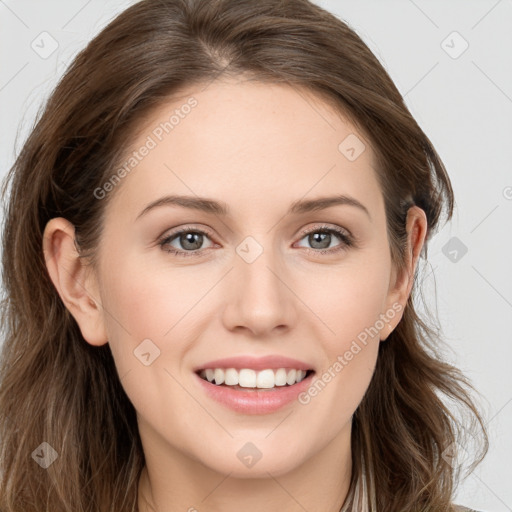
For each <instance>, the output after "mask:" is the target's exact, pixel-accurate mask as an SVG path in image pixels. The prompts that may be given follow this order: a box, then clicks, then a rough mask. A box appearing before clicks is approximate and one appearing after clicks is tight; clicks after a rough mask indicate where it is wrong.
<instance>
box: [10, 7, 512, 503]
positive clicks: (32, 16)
mask: <svg viewBox="0 0 512 512" xmlns="http://www.w3.org/2000/svg"><path fill="white" fill-rule="evenodd" d="M132 3H134V2H133V1H128V0H127V1H120V0H109V1H100V0H89V1H87V0H68V1H66V2H64V1H57V0H51V1H50V0H46V1H45V2H41V1H37V0H0V52H1V53H0V109H1V110H0V113H1V115H0V165H1V172H0V178H3V176H4V175H5V173H6V171H7V169H8V168H9V167H10V166H11V165H12V162H13V160H14V156H15V154H16V153H17V152H18V151H19V149H20V148H21V145H22V143H23V140H24V139H25V137H26V135H27V133H28V131H29V130H30V128H31V126H32V122H33V120H34V118H35V115H36V113H37V111H38V109H39V108H40V107H41V105H42V102H43V101H44V100H45V98H46V97H47V96H48V94H49V93H50V91H51V90H52V88H53V87H54V86H55V84H56V82H57V79H58V78H59V76H60V75H61V73H62V72H63V70H64V69H65V67H66V65H67V64H69V63H70V61H71V59H72V58H73V56H74V55H75V54H76V53H77V52H78V51H79V50H80V49H82V48H83V47H84V46H85V44H86V43H87V42H88V41H89V40H90V39H91V38H92V37H93V36H94V35H95V34H97V33H98V32H99V31H100V30H101V29H102V28H103V27H104V26H105V25H106V23H107V22H108V21H110V19H112V17H114V16H115V15H116V14H117V13H119V12H120V11H122V10H123V9H124V8H126V7H128V6H129V5H131V4H132ZM316 3H318V4H319V5H321V6H323V7H325V8H326V9H328V10H329V11H331V12H333V13H334V14H336V15H337V16H339V17H340V18H342V19H344V20H345V21H346V22H348V24H349V25H350V26H351V27H352V28H354V29H355V30H356V32H357V33H358V34H359V35H360V36H361V37H362V38H363V40H364V41H365V42H366V43H367V44H368V45H369V47H370V48H371V50H372V51H373V52H374V53H375V54H376V55H377V57H378V58H379V59H380V60H381V62H382V63H383V64H384V66H385V67H386V69H387V70H388V72H389V73H390V75H391V77H392V78H393V80H394V81H395V83H396V85H397V87H398V89H399V90H400V91H401V93H402V94H403V95H404V96H405V99H406V102H407V105H408V107H409V108H410V110H411V112H412V114H413V115H414V116H415V118H416V119H417V120H418V122H419V124H420V126H421V127H422V128H423V130H424V131H425V132H426V133H427V135H428V136H429V137H430V139H431V140H432V142H433V143H434V146H435V147H436V149H437V150H438V152H439V153H440V155H441V158H442V159H443V161H444V163H445V164H446V166H447V169H448V172H449V174H450V177H451V179H452V183H453V186H454V190H455V197H456V211H455V216H454V219H453V220H452V221H451V222H450V223H449V224H447V225H445V226H444V227H443V228H442V229H441V230H440V231H439V232H438V234H437V235H436V236H435V237H434V239H433V240H432V243H431V245H430V247H429V260H430V264H431V268H430V271H426V272H425V276H424V281H423V289H424V290H425V294H426V295H428V296H429V297H431V300H432V304H433V307H434V308H435V307H436V306H435V304H436V302H435V301H436V300H437V307H438V310H439V318H440V320H441V325H442V329H443V331H442V332H443V335H444V339H445V340H446V342H447V343H448V349H449V352H447V354H446V358H447V359H448V360H450V361H451V362H453V363H455V364H457V365H458V366H459V367H460V368H461V369H462V370H463V371H464V372H465V373H466V375H467V376H468V377H469V378H470V379H471V381H472V382H473V384H474V385H475V387H476V389H477V390H478V391H479V392H480V393H481V394H482V395H483V397H484V399H483V400H480V399H478V398H477V399H478V400H479V403H480V404H481V407H482V408H483V412H484V414H485V415H486V421H487V422H488V427H489V431H490V435H491V449H490V452H489V454H488V456H487V457H486V459H485V460H484V462H483V463H482V464H481V465H480V466H479V467H478V468H477V469H476V470H475V472H474V473H473V474H472V475H471V476H469V477H468V478H467V479H466V480H465V481H463V482H462V484H461V486H460V487H459V490H458V494H457V498H458V500H457V501H458V503H461V504H466V505H470V506H472V507H474V508H476V509H479V510H482V511H485V512H504V511H512V486H511V485H510V484H511V482H512V469H511V466H512V435H511V432H512V270H511V265H510V262H511V257H510V255H511V253H512V172H511V168H512V167H511V162H512V30H511V27H512V0H499V1H496V0H490V1H486V0H472V1H470V0H457V1H454V0H450V1H447V0H428V1H427V0H414V1H413V0H373V1H371V0H350V1H349V0H337V1H336V0H317V1H316ZM454 31H456V32H457V33H458V35H457V34H453V32H454ZM43 32H48V33H49V34H50V36H51V38H53V39H54V40H55V41H56V44H58V47H57V48H56V50H55V51H54V53H52V54H51V55H50V56H48V57H47V58H43V57H46V55H43V56H41V54H43V53H44V52H45V51H46V52H49V51H50V50H51V43H52V40H51V39H50V38H49V36H46V35H41V34H42V33H43ZM31 44H32V45H33V47H34V48H37V49H38V50H37V51H38V52H39V54H38V53H37V51H35V49H33V48H32V47H31ZM466 45H468V47H467V49H466V50H465V51H463V52H462V50H464V48H465V46H466ZM16 136H17V138H16ZM27 236H30V234H29V233H27ZM454 237H456V239H458V241H457V240H456V239H455V238H454ZM457 243H458V244H459V245H458V246H457V245H453V244H457ZM447 244H448V245H447ZM465 248H466V249H467V252H465V253H464V251H465V250H466V249H465ZM468 449H470V448H469V447H468Z"/></svg>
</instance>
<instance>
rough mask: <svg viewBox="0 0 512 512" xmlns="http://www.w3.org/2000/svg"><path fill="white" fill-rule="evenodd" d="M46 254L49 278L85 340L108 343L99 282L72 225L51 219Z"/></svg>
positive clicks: (44, 246)
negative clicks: (78, 247)
mask: <svg viewBox="0 0 512 512" xmlns="http://www.w3.org/2000/svg"><path fill="white" fill-rule="evenodd" d="M43 253H44V258H45V263H46V268H47V269H48V274H49V276H50V278H51V280H52V282H53V284H54V286H55V288H56V290H57V292H58V294H59V296H60V298H61V299H62V302H63V303H64V305H65V306H66V308H67V309H68V310H69V312H70V313H71V314H72V315H73V317H74V318H75V320H76V322H77V324H78V326H79V327H80V331H81V332H82V336H83V337H84V339H85V340H86V341H87V342H88V343H90V344H91V345H96V346H100V345H104V344H105V343H107V342H108V339H107V335H106V330H105V326H104V318H103V308H102V307H101V304H100V303H99V296H98V291H97V286H96V281H95V280H94V275H93V274H92V273H91V272H89V269H88V267H87V266H86V265H85V263H84V262H83V261H82V260H81V258H80V257H79V253H78V251H77V247H76V245H75V228H74V226H73V224H71V223H70V222H69V221H68V220H66V219H64V218H62V217H57V218H54V219H51V220H50V221H49V222H48V223H47V224H46V227H45V230H44V234H43Z"/></svg>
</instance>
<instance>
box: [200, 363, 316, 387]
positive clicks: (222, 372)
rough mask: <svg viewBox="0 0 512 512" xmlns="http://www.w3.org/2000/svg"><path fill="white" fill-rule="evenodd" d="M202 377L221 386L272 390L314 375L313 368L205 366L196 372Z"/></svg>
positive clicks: (290, 385) (293, 384)
mask: <svg viewBox="0 0 512 512" xmlns="http://www.w3.org/2000/svg"><path fill="white" fill-rule="evenodd" d="M195 373H196V374H197V375H198V376H199V377H200V378H201V379H203V380H205V381H207V382H209V383H210V384H214V385H216V386H219V387H226V388H230V389H233V390H238V391H251V390H252V391H256V390H258V391H264V390H267V391H271V390H275V389H277V388H290V387H293V386H295V385H296V384H298V383H299V382H302V381H303V380H305V379H307V378H309V377H310V376H312V375H313V374H314V373H315V371H314V370H313V369H308V370H303V369H298V368H288V367H283V368H267V369H263V370H254V369H252V368H240V369H237V368H204V369H199V370H197V371H196V372H195Z"/></svg>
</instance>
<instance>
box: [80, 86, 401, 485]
mask: <svg viewBox="0 0 512 512" xmlns="http://www.w3.org/2000/svg"><path fill="white" fill-rule="evenodd" d="M201 89H204V86H203V87H196V88H191V89H190V90H189V91H186V92H185V93H184V94H183V96H182V97H181V96H180V98H179V99H177V100H173V102H172V103H169V104H167V105H166V106H165V107H162V108H159V109H158V111H156V113H155V114H154V115H153V116H151V119H146V120H145V122H144V127H143V128H141V130H140V135H139V136H138V139H137V141H136V142H135V144H134V145H133V147H132V148H131V152H130V155H131V157H132V160H131V161H129V163H128V164H127V166H126V167H125V169H124V172H122V171H121V172H119V173H117V176H121V181H120V183H119V184H117V185H115V186H113V185H112V183H115V180H112V182H111V184H110V185H109V184H106V185H105V186H104V187H103V188H102V190H107V191H108V193H110V194H114V195H113V197H112V198H111V199H112V200H111V201H110V202H109V203H108V206H107V208H106V216H105V224H104V231H103V234H102V239H101V243H100V248H99V266H98V273H97V274H96V276H95V279H96V280H92V281H90V282H89V284H88V286H89V289H90V290H91V291H92V290H95V293H96V292H97V295H96V297H97V298H99V302H100V303H101V308H98V310H97V311H98V316H97V318H96V319H93V318H92V315H90V316H89V317H87V318H85V317H80V316H78V315H77V316H76V317H77V320H78V322H79V324H80V327H81V328H82V332H83V333H84V337H86V339H87V338H89V339H88V341H89V342H90V343H93V344H98V345H100V344H101V343H106V342H107V340H108V343H109V344H110V348H111V350H112V353H113V356H114V360H115V363H116V367H117V371H118V374H119V376H120V378H121V382H122V385H123V387H124V389H125V391H126V393H127V395H128V397H129V399H130V400H131V402H132V403H133V405H134V407H135V409H136V411H137V416H138V422H139V430H140V434H141V438H142V441H143V444H144V448H145V451H146V454H148V453H152V454H153V456H156V457H163V456H164V455H169V456H173V457H178V458H180V459H181V460H185V459H186V460H190V459H192V460H194V461H196V462H200V463H201V464H202V465H204V466H206V467H208V468H210V469H212V470H215V471H219V472H222V473H226V474H227V473H231V475H232V476H240V477H258V476H260V477H261V476H266V475H267V472H270V473H272V474H273V475H279V474H283V473H286V472H288V471H290V470H291V469H293V468H297V467H299V466H300V465H301V464H302V463H305V462H306V461H308V460H309V459H311V458H312V457H315V456H320V454H321V453H323V452H325V450H327V448H328V447H329V448H333V447H334V446H336V447H340V448H341V447H344V448H347V449H348V447H349V446H350V429H351V417H352V415H353V413H354V411H355V410H356V408H357V406H358V404H359V403H360V401H361V399H362V398H363V395H364V393H365V391H366V389H367V387H368V385H369V383H370V380H371V377H372V374H373V371H374V367H375V363H376V358H377V353H378V348H379V343H380V340H381V339H385V338H386V337H387V336H388V335H389V333H390V332H391V330H392V329H393V328H395V327H396V325H397V323H398V322H399V320H400V318H401V316H402V312H403V311H402V310H403V307H404V305H405V304H406V300H407V296H408V294H409V292H410V286H411V283H410V282H409V281H407V280H398V281H395V274H394V272H393V269H392V266H391V259H390V249H389V241H388V238H387V233H386V219H385V212H384V200H383V196H382V193H381V190H380V188H379V184H378V182H377V177H376V173H375V170H374V168H373V167H374V166H375V160H374V154H373V152H372V150H371V148H370V147H369V143H368V141H367V140H365V139H363V137H362V135H361V134H360V133H358V132H357V131H356V130H355V129H354V127H353V126H351V125H350V124H349V123H347V122H346V121H344V120H342V119H341V118H340V117H339V116H338V115H336V114H335V113H334V112H333V111H332V109H331V108H329V106H328V105H327V104H325V103H323V102H322V101H321V100H320V99H319V98H316V97H314V96H312V95H310V94H307V93H306V92H305V91H304V90H301V89H294V88H291V87H288V86H284V85H268V84H262V83H255V82H235V81H230V82H214V83H212V84H210V85H209V86H208V87H206V89H204V90H201ZM187 105H188V106H187ZM171 116H174V117H171ZM166 123H167V124H166ZM143 148H146V149H143ZM133 151H136V154H133ZM130 155H128V156H127V158H126V160H127V161H128V159H129V157H130ZM123 163H124V162H122V164H123ZM119 167H121V165H120V166H119ZM112 187H113V189H112ZM102 194H103V192H102V191H97V194H96V195H97V196H98V197H99V199H97V200H102V199H101V197H102ZM169 196H173V197H175V198H176V197H185V196H186V198H187V200H186V201H185V199H181V200H180V201H179V202H178V201H175V202H171V201H170V200H169V201H166V200H165V198H166V197H169ZM341 196H346V198H349V199H350V200H346V201H345V202H342V201H339V202H335V201H328V202H325V204H324V205H322V204H318V205H317V207H313V206H314V203H312V201H319V200H321V199H323V198H334V197H338V198H339V197H341ZM206 198H207V199H208V201H210V202H211V203H210V202H208V203H206V202H205V201H204V200H205V199H206ZM155 202H159V204H158V205H156V206H153V207H151V208H149V206H150V205H152V204H153V205H154V204H155ZM179 203H181V204H179ZM213 203H214V204H215V207H213V206H211V205H212V204H213ZM187 204H188V205H189V206H188V207H187V206H186V205H187ZM219 205H221V206H222V207H223V208H224V209H225V212H221V207H220V206H219ZM180 229H184V230H185V234H182V235H181V236H180V235H179V234H178V235H176V232H177V230H180ZM331 229H332V230H339V231H340V232H341V235H338V234H336V232H335V231H326V230H331ZM164 239H166V240H165V241H164V243H163V245H161V244H160V242H159V241H162V240H164ZM323 250H326V252H323ZM173 251H177V252H178V253H177V254H175V253H174V252H173ZM93 324H94V326H95V327H93V326H92V325H93ZM94 329H96V331H94ZM93 331H94V332H100V331H101V332H104V333H105V339H104V340H103V341H102V342H101V343H100V342H99V338H100V337H101V336H96V337H95V336H92V335H90V333H91V332H93ZM233 357H241V358H242V357H246V358H262V357H270V358H274V359H270V360H268V361H263V363H262V365H261V366H257V365H256V363H254V361H228V362H226V364H222V363H216V364H215V365H212V364H210V362H212V361H215V360H219V359H224V358H233ZM278 357H286V358H292V359H294V360H296V362H284V361H279V360H277V358H278ZM297 361H298V362H297ZM301 364H303V365H304V366H301ZM212 366H213V367H217V368H220V367H223V366H224V367H228V368H229V367H231V368H233V367H234V368H235V369H246V370H258V371H261V370H263V369H270V370H274V372H272V373H274V375H275V372H276V371H277V369H279V368H283V367H284V368H285V373H284V374H283V371H281V372H280V376H282V375H286V378H287V379H288V378H289V379H292V378H293V372H292V371H290V370H291V369H292V368H295V369H300V368H303V367H304V368H306V369H310V370H314V372H315V373H314V375H310V373H311V372H309V373H308V377H307V378H306V379H305V380H304V381H303V382H302V383H299V384H294V385H291V386H288V385H286V387H285V386H282V385H278V386H275V387H274V388H273V389H272V388H268V389H261V390H260V391H254V389H253V388H252V387H251V388H250V389H251V390H249V388H247V387H244V386H254V383H252V384H251V380H250V378H251V376H252V375H257V374H258V371H255V372H251V371H244V372H241V373H240V374H239V373H238V372H235V373H233V372H232V371H230V372H227V373H226V374H224V378H226V376H227V374H228V373H230V378H234V376H236V375H238V376H239V377H240V378H241V379H242V381H243V385H242V387H241V389H235V388H233V387H228V386H226V385H225V384H223V385H217V384H215V382H214V383H208V382H206V381H205V380H203V379H201V377H200V376H199V375H198V373H200V370H201V369H206V368H209V367H212ZM212 369H213V368H212ZM222 374H223V372H219V371H217V372H216V376H218V378H219V379H220V378H221V375H222ZM242 374H243V375H242ZM210 376H211V375H210ZM263 376H264V377H268V376H269V372H264V373H263ZM246 377H248V378H249V380H248V381H245V378H246ZM261 379H262V380H260V383H262V382H263V381H264V379H263V378H261ZM319 381H321V382H320V383H319ZM270 382H271V381H270ZM278 382H281V384H282V381H280V380H279V379H278ZM271 383H272V382H271ZM315 383H316V386H315ZM268 385H271V384H268ZM221 388H222V389H221ZM213 392H215V393H213ZM299 392H300V393H299ZM274 397H277V398H276V399H275V400H274ZM333 443H334V444H333ZM147 456H148V455H147Z"/></svg>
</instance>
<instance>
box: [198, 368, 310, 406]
mask: <svg viewBox="0 0 512 512" xmlns="http://www.w3.org/2000/svg"><path fill="white" fill-rule="evenodd" d="M295 364H296V362H294V365H295ZM282 367H283V366H281V368H282ZM294 367H295V366H294ZM216 368H219V366H216ZM267 368H268V366H267ZM314 375H315V372H311V374H310V375H308V376H307V377H306V378H305V379H303V380H301V381H300V382H297V383H295V384H293V386H277V387H275V388H271V389H258V390H254V389H250V390H249V389H248V390H247V391H246V390H241V389H232V388H230V387H229V386H223V385H217V384H213V383H211V382H208V381H207V380H204V379H202V378H201V377H200V376H199V375H198V374H197V373H195V374H194V376H195V378H196V379H198V380H199V385H200V386H201V387H202V389H204V391H205V392H206V394H207V395H208V396H209V397H210V398H212V399H213V400H215V401H216V402H219V403H220V404H223V405H225V406H226V407H229V408H230V409H232V410H234V411H236V412H239V413H242V414H270V413H272V412H274V411H277V410H278V409H280V408H281V407H284V406H285V405H287V404H289V403H291V402H293V401H294V400H296V399H297V396H298V395H299V394H300V393H302V392H304V391H306V390H307V388H308V387H309V386H310V385H311V383H312V380H313V377H314Z"/></svg>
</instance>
